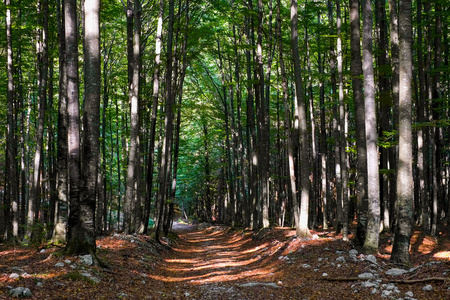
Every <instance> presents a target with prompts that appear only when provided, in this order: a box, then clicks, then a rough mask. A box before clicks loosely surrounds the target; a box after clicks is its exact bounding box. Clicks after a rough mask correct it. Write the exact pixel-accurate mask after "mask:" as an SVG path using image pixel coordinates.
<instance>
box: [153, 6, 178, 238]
mask: <svg viewBox="0 0 450 300" xmlns="http://www.w3.org/2000/svg"><path fill="white" fill-rule="evenodd" d="M173 21H174V0H169V20H168V22H169V23H168V31H167V60H166V61H167V69H166V105H165V113H166V116H165V119H164V138H163V143H162V153H161V168H160V171H159V189H160V190H159V193H158V202H159V203H158V205H159V209H158V210H159V211H158V212H157V218H156V224H155V226H156V231H155V240H156V241H159V236H160V231H161V226H162V225H163V224H162V221H163V213H164V206H165V202H166V199H167V197H168V195H167V193H168V190H169V189H168V188H169V187H168V184H167V179H168V178H169V174H170V173H169V171H170V170H171V167H170V165H169V163H170V161H171V160H170V157H171V155H172V152H171V150H172V141H173V106H174V104H175V103H174V99H173V97H174V93H173V91H172V75H173V74H172V61H173V53H172V52H173V50H172V44H173Z"/></svg>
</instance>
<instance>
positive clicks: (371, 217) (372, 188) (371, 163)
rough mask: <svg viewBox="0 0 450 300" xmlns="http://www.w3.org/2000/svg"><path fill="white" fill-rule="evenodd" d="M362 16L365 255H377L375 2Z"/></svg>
mask: <svg viewBox="0 0 450 300" xmlns="http://www.w3.org/2000/svg"><path fill="white" fill-rule="evenodd" d="M362 12H363V38H362V39H363V43H362V45H363V74H364V101H365V117H366V119H365V122H366V145H367V182H368V185H367V186H368V189H367V191H368V193H367V194H368V210H367V231H366V238H365V241H364V249H365V251H366V252H368V253H371V252H378V239H379V230H380V181H379V172H378V169H379V167H378V147H377V140H378V134H377V118H376V102H375V82H374V72H373V54H372V2H371V1H370V0H364V1H363V2H362Z"/></svg>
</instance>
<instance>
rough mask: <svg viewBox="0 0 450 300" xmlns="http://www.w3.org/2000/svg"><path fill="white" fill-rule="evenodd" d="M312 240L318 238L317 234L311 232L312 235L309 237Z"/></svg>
mask: <svg viewBox="0 0 450 300" xmlns="http://www.w3.org/2000/svg"><path fill="white" fill-rule="evenodd" d="M311 239H312V240H318V239H319V236H318V235H317V234H313V236H312V237H311Z"/></svg>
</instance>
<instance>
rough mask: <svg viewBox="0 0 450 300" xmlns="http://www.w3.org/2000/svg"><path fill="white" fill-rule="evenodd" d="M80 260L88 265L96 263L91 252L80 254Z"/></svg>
mask: <svg viewBox="0 0 450 300" xmlns="http://www.w3.org/2000/svg"><path fill="white" fill-rule="evenodd" d="M80 262H81V263H82V264H85V265H88V266H92V265H93V264H94V260H93V259H92V255H90V254H86V255H82V256H80Z"/></svg>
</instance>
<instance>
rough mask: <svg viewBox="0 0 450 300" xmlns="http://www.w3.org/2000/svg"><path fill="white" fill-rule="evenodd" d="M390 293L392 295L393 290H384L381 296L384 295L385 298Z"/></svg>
mask: <svg viewBox="0 0 450 300" xmlns="http://www.w3.org/2000/svg"><path fill="white" fill-rule="evenodd" d="M390 295H392V291H388V290H384V291H382V292H381V297H383V298H387V297H389V296H390Z"/></svg>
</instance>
